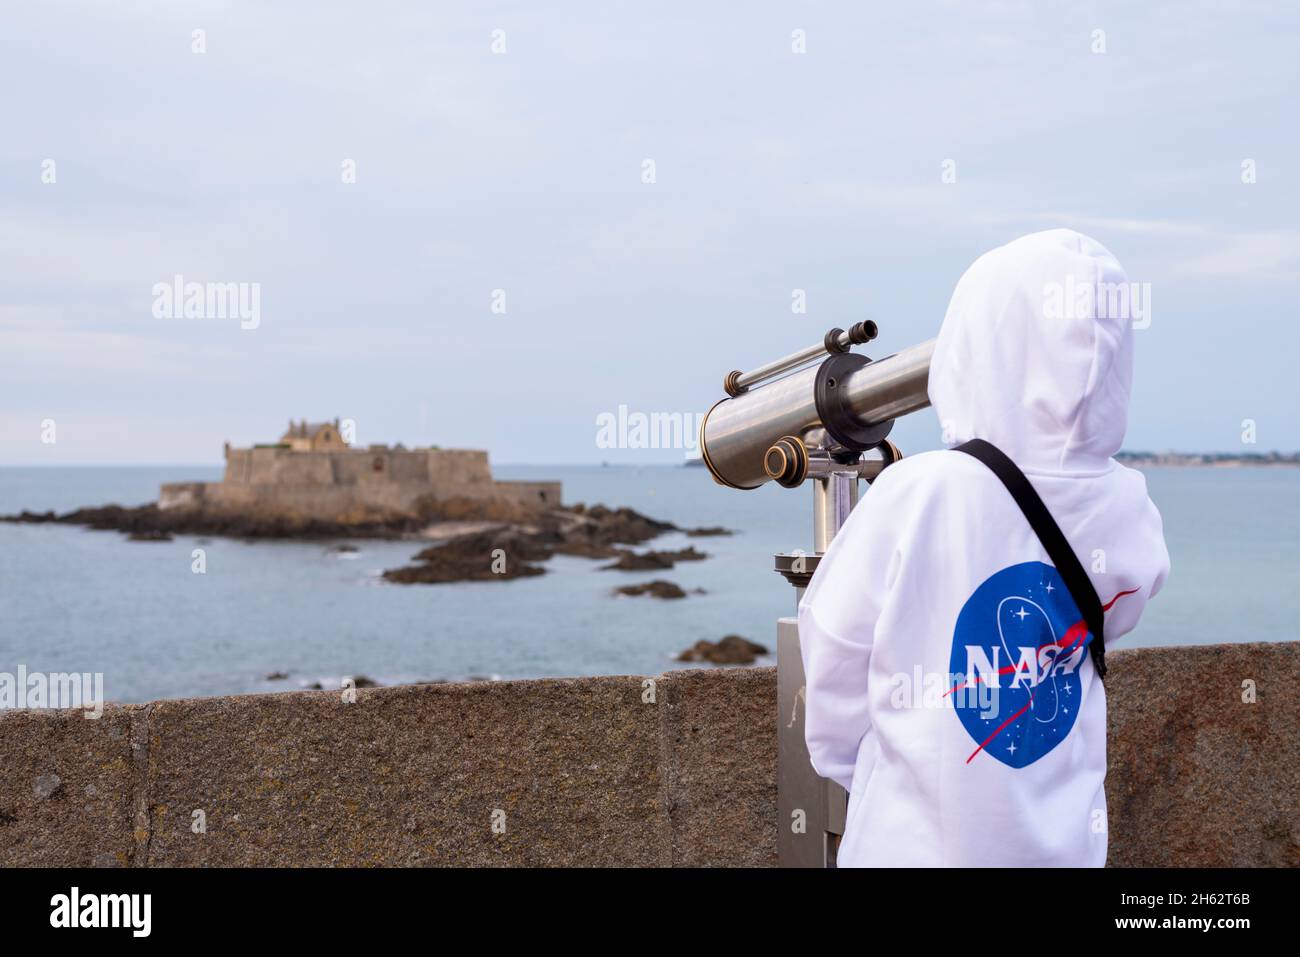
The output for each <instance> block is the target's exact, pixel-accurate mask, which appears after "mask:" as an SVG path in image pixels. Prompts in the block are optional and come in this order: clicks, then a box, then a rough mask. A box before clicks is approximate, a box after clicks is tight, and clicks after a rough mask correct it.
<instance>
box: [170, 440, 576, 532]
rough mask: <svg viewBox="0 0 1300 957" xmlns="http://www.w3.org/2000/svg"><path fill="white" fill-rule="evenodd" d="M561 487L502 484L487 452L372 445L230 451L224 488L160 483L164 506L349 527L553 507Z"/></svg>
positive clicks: (214, 484) (217, 484)
mask: <svg viewBox="0 0 1300 957" xmlns="http://www.w3.org/2000/svg"><path fill="white" fill-rule="evenodd" d="M560 496H561V487H560V483H559V482H498V481H496V480H494V479H493V478H492V470H491V468H490V466H489V464H488V456H487V453H486V452H483V451H479V450H475V449H398V448H388V447H375V448H370V449H347V450H344V451H329V452H323V451H314V452H309V451H295V450H291V449H287V448H283V447H269V446H268V447H255V448H249V449H228V450H227V452H226V471H225V475H224V477H223V479H222V481H220V482H172V483H168V484H165V485H163V487H162V490H161V492H160V494H159V499H158V504H159V507H160V508H164V509H168V508H215V509H229V510H238V511H242V510H248V509H254V508H270V509H275V510H283V511H291V512H297V513H300V514H303V515H310V516H313V517H317V518H322V519H332V520H340V521H346V520H348V519H350V518H353V517H355V516H356V515H357V514H358V513H359V512H364V511H375V510H378V511H383V512H408V513H414V512H416V511H417V510H418V507H419V506H420V504H421V503H422V502H424V501H434V502H437V501H442V500H447V499H473V500H481V501H493V502H508V503H511V504H518V505H524V506H537V507H549V506H554V505H559V504H560Z"/></svg>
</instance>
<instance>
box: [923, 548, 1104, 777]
mask: <svg viewBox="0 0 1300 957" xmlns="http://www.w3.org/2000/svg"><path fill="white" fill-rule="evenodd" d="M1082 618H1083V616H1082V615H1081V614H1079V609H1078V608H1077V607H1076V606H1075V604H1074V599H1073V598H1071V597H1070V591H1069V589H1068V588H1066V587H1065V582H1064V581H1063V580H1062V579H1061V576H1060V574H1059V573H1058V572H1057V570H1056V569H1055V568H1053V567H1052V566H1051V565H1044V564H1043V563H1042V562H1025V563H1023V564H1020V565H1012V566H1011V567H1010V568H1004V569H1002V570H1001V571H1000V572H997V573H996V574H994V575H992V576H991V577H990V578H989V579H988V580H986V581H985V582H984V584H982V585H980V587H979V588H977V589H975V593H974V594H973V595H971V596H970V598H969V599H968V600H967V601H966V604H965V605H964V606H963V607H962V610H961V613H960V614H959V615H958V616H957V627H956V629H955V630H954V632H953V639H952V659H951V664H950V667H949V670H950V671H951V672H952V674H953V675H955V676H961V675H965V676H966V677H965V680H964V681H958V683H957V684H956V685H954V686H953V688H951V689H950V690H949V692H948V694H949V695H951V696H952V700H953V708H954V710H955V711H956V712H957V717H958V718H959V719H961V723H962V725H963V726H964V727H965V728H966V731H967V732H968V733H969V734H970V736H971V740H972V741H974V743H975V745H976V747H975V750H974V751H973V752H971V755H970V757H969V758H967V759H966V763H967V764H969V763H970V762H971V761H973V760H975V758H976V757H977V756H979V755H980V754H981V753H984V754H987V755H990V756H991V757H994V758H996V759H997V760H999V761H1001V762H1002V763H1003V764H1005V765H1007V766H1008V767H1012V768H1023V767H1026V766H1028V765H1030V764H1033V763H1034V762H1035V761H1037V760H1038V759H1039V758H1041V757H1042V756H1043V755H1045V754H1047V753H1048V752H1049V751H1051V750H1052V749H1053V748H1055V747H1056V746H1057V745H1058V744H1060V743H1061V742H1062V741H1064V740H1065V738H1066V736H1067V735H1069V733H1070V729H1071V728H1073V727H1074V721H1075V718H1076V717H1077V716H1078V713H1079V704H1080V701H1081V699H1082V696H1083V694H1082V692H1083V681H1082V679H1081V678H1080V675H1079V667H1080V665H1081V664H1082V663H1083V661H1084V659H1085V658H1086V657H1087V654H1088V651H1087V646H1088V642H1089V641H1090V640H1091V639H1092V635H1091V634H1089V632H1088V628H1087V625H1086V624H1084V622H1083V621H1082ZM977 683H980V684H984V685H985V686H986V687H989V688H991V689H993V699H992V700H993V702H994V704H995V706H996V707H995V708H993V709H989V708H987V703H988V699H987V698H985V699H984V702H983V706H981V702H980V697H981V696H977V695H973V694H954V692H958V691H962V690H964V689H966V688H968V687H971V686H973V685H975V684H977Z"/></svg>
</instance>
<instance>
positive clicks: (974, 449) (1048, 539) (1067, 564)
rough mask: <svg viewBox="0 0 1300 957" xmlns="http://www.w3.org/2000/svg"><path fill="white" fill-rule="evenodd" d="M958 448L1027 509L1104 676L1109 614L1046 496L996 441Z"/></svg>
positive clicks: (968, 443)
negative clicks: (1079, 614) (1089, 636)
mask: <svg viewBox="0 0 1300 957" xmlns="http://www.w3.org/2000/svg"><path fill="white" fill-rule="evenodd" d="M956 451H958V452H965V453H966V454H967V455H970V456H973V457H974V458H977V459H979V460H980V461H981V462H983V463H984V464H985V465H987V466H988V467H989V470H990V471H992V473H993V474H994V475H996V476H997V477H998V478H999V479H1000V480H1001V482H1002V484H1003V485H1005V486H1006V487H1007V491H1008V492H1010V493H1011V497H1012V498H1013V499H1015V500H1016V504H1017V505H1019V506H1020V511H1022V512H1024V514H1025V518H1026V519H1028V521H1029V525H1030V527H1031V528H1033V530H1034V533H1035V534H1036V535H1037V536H1038V540H1039V541H1040V542H1042V543H1043V548H1045V549H1046V550H1047V555H1048V557H1049V558H1051V559H1052V564H1053V565H1055V566H1056V570H1057V571H1058V572H1060V574H1061V578H1062V580H1064V582H1065V587H1066V588H1068V589H1069V590H1070V597H1072V598H1073V599H1074V603H1075V604H1076V605H1077V606H1078V607H1079V611H1080V612H1082V613H1083V620H1084V621H1085V622H1086V623H1087V625H1088V630H1089V631H1090V632H1092V641H1091V643H1090V644H1089V646H1088V650H1089V653H1090V654H1091V655H1092V663H1093V666H1094V667H1095V668H1096V669H1097V674H1098V676H1099V677H1101V678H1105V677H1106V639H1105V635H1104V633H1103V632H1104V630H1105V626H1106V616H1105V613H1104V612H1103V611H1102V607H1101V599H1100V598H1098V597H1097V589H1095V588H1093V587H1092V580H1091V579H1090V578H1088V573H1087V572H1085V571H1084V570H1083V566H1082V565H1080V564H1079V559H1078V557H1077V556H1076V555H1075V554H1074V549H1073V548H1071V547H1070V543H1069V542H1068V541H1066V538H1065V535H1064V534H1062V532H1061V527H1060V526H1059V525H1057V524H1056V519H1054V518H1052V513H1051V512H1049V511H1048V510H1047V506H1046V505H1044V504H1043V500H1042V499H1041V498H1039V497H1038V493H1037V492H1035V491H1034V487H1033V486H1032V485H1030V484H1029V479H1027V478H1025V473H1024V472H1022V471H1020V469H1019V468H1017V467H1016V463H1015V462H1013V461H1011V459H1009V458H1007V456H1006V455H1005V454H1004V453H1003V452H1002V450H1001V449H999V448H998V447H997V446H996V445H993V444H992V443H991V442H985V441H984V440H983V439H971V440H970V441H969V442H964V443H962V444H961V445H958V446H957V447H956Z"/></svg>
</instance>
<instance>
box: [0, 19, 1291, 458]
mask: <svg viewBox="0 0 1300 957" xmlns="http://www.w3.org/2000/svg"><path fill="white" fill-rule="evenodd" d="M1296 9H1297V8H1296V6H1295V5H1294V4H1284V3H1280V2H1279V3H1276V4H1256V3H1242V2H1234V3H1223V4H1198V3H1194V2H1187V0H1179V2H1169V3H1162V2H1145V3H1141V4H1133V3H1098V4H1087V3H1069V4H1065V3H1060V4H1058V3H1044V2H1028V0H1027V2H1024V3H1017V2H1005V3H985V4H980V3H970V2H964V3H925V2H906V3H904V2H896V3H887V4H886V3H861V2H852V3H850V2H844V3H829V2H827V3H797V2H782V3H754V2H747V3H743V4H741V3H734V4H706V3H700V2H698V0H695V2H686V3H671V2H658V3H649V4H647V3H615V2H610V0H602V2H592V3H576V2H565V3H559V2H555V3H549V2H539V0H530V2H520V3H505V4H486V3H483V4H478V3H474V4H471V3H416V2H408V3H404V4H399V3H389V2H375V0H369V2H366V3H332V2H300V3H290V2H284V0H245V2H241V3H224V2H209V3H198V2H195V3H184V2H166V3H164V2H161V0H157V2H149V3H146V2H138V0H115V2H113V3H111V4H110V3H103V2H99V0H85V2H42V3H39V4H37V3H6V4H4V6H3V9H2V12H0V81H2V82H3V90H4V93H3V94H2V96H3V99H2V100H0V104H2V106H0V120H2V121H3V134H2V135H0V199H2V200H3V206H2V207H0V212H2V215H0V341H2V342H3V349H0V463H3V464H36V463H50V464H72V463H217V462H219V461H220V456H221V443H222V442H223V441H224V440H226V439H230V440H231V441H233V442H234V443H235V444H237V445H243V444H249V443H252V442H261V441H271V440H274V439H276V438H277V437H278V436H279V434H280V433H281V432H282V431H283V429H284V426H285V423H286V420H288V419H289V418H290V417H292V418H295V419H299V418H304V417H305V418H308V419H312V420H317V419H325V418H330V419H332V418H334V417H336V416H339V417H343V418H351V419H354V420H355V421H356V423H357V429H358V438H359V439H360V440H361V441H362V442H395V441H403V442H405V443H406V444H408V445H411V444H429V443H435V444H441V445H444V446H466V447H485V448H488V449H489V450H490V451H491V453H492V456H493V459H494V461H497V462H538V463H558V462H599V461H602V460H609V461H614V462H634V461H637V462H652V461H664V462H670V461H679V460H680V459H681V457H682V454H683V453H682V451H681V450H667V451H636V450H608V449H602V448H599V447H598V445H597V442H596V434H597V429H596V419H597V416H598V415H599V414H600V413H602V412H615V411H617V409H618V407H619V405H620V404H622V405H626V406H628V407H629V409H630V410H632V411H643V412H682V413H698V412H703V411H704V410H705V409H707V408H708V406H709V405H710V404H712V402H713V401H715V400H716V398H718V397H719V396H720V382H721V378H722V375H723V374H724V373H725V372H727V371H728V370H730V369H733V368H744V367H747V366H753V365H756V364H759V363H761V362H763V361H766V360H768V359H771V358H775V357H776V356H778V355H781V354H783V353H786V352H789V351H792V350H793V349H795V348H798V347H801V346H803V345H807V344H810V343H811V342H814V341H816V340H818V339H820V338H821V336H822V334H823V333H824V332H825V330H826V329H827V328H829V327H830V326H832V325H840V326H847V325H849V324H850V323H852V322H854V321H856V320H858V319H862V318H874V319H875V320H876V321H877V322H878V323H879V324H880V327H881V332H882V334H881V339H880V342H879V348H874V349H868V350H867V351H868V352H869V353H872V352H874V353H876V354H884V353H888V352H892V351H894V350H896V349H898V348H902V347H904V346H906V345H908V344H911V343H912V342H915V341H919V340H921V339H925V338H929V337H931V336H933V335H934V334H935V333H936V331H937V329H938V325H939V322H940V320H941V318H942V316H943V311H944V307H945V305H946V303H947V300H948V297H949V295H950V293H951V291H952V287H953V284H954V283H955V281H956V280H957V278H958V276H959V275H960V274H961V272H962V271H963V270H964V269H965V268H966V266H968V265H969V264H970V262H971V261H972V260H973V259H974V258H975V257H976V256H978V255H979V254H980V253H981V252H983V251H985V250H986V249H988V248H990V247H992V246H994V245H998V244H1001V243H1003V242H1005V241H1007V240H1009V239H1012V238H1014V237H1015V236H1017V235H1020V234H1023V233H1026V232H1030V231H1034V230H1037V229H1042V228H1047V227H1052V226H1070V227H1074V228H1077V229H1080V230H1082V231H1084V232H1087V233H1090V234H1091V235H1093V236H1095V237H1096V238H1097V239H1099V240H1101V241H1102V242H1103V243H1104V244H1106V245H1107V246H1108V247H1109V248H1110V249H1111V250H1112V251H1113V252H1114V253H1115V254H1116V255H1117V256H1118V257H1119V259H1120V261H1121V262H1122V263H1123V264H1124V265H1125V267H1126V268H1127V270H1128V273H1129V276H1130V278H1131V279H1132V280H1134V281H1138V282H1149V283H1151V289H1152V307H1153V310H1152V323H1151V327H1150V328H1149V329H1146V330H1143V331H1141V332H1139V333H1138V334H1137V335H1138V367H1137V382H1136V388H1135V396H1134V408H1133V412H1132V415H1131V418H1130V429H1129V435H1128V441H1127V446H1128V447H1129V448H1135V449H1171V448H1172V449H1217V450H1238V451H1239V450H1241V449H1242V448H1243V446H1242V444H1241V441H1240V438H1241V432H1242V422H1243V420H1245V419H1252V420H1254V421H1255V422H1256V423H1257V428H1258V445H1257V446H1253V447H1250V448H1252V449H1254V450H1267V449H1273V448H1280V449H1287V450H1294V449H1296V448H1300V385H1297V383H1298V382H1300V368H1298V366H1300V330H1298V328H1297V326H1298V324H1300V309H1298V308H1297V307H1298V306H1300V294H1298V293H1297V288H1298V286H1297V278H1300V225H1298V224H1297V213H1298V212H1300V203H1298V202H1297V200H1298V199H1300V185H1298V182H1297V171H1298V170H1300V143H1298V140H1300V134H1298V133H1297V123H1296V115H1297V114H1296V109H1297V107H1296V104H1297V102H1300V79H1298V78H1300V71H1298V70H1297V68H1296V61H1297V37H1298V36H1300V16H1298V15H1297V13H1296ZM195 30H202V31H204V33H203V34H202V40H203V44H204V45H205V52H202V53H197V52H194V47H195V44H196V40H195V38H194V31H195ZM796 30H801V31H803V37H804V38H805V41H804V42H805V44H806V52H804V53H798V52H795V51H794V50H793V49H792V47H793V46H795V45H797V41H796V39H795V38H794V31H796ZM1097 30H1103V31H1104V38H1102V39H1103V40H1104V46H1105V52H1104V53H1097V52H1093V50H1094V48H1095V47H1097V46H1098V45H1099V43H1098V39H1099V35H1098V34H1096V33H1095V32H1094V31H1097ZM494 31H502V33H498V34H495V38H496V43H497V46H498V47H499V46H500V45H501V43H502V42H504V46H505V52H494V50H493V44H494ZM50 160H52V161H53V164H52V165H51V164H50V163H48V162H47V161H50ZM348 160H351V161H353V162H354V163H355V180H356V181H355V182H354V183H348V182H344V179H345V176H344V172H345V170H344V164H345V161H348ZM646 160H653V162H654V173H655V182H654V183H646V182H643V171H644V169H645V165H644V164H645V161H646ZM945 160H952V161H953V164H955V165H954V167H953V168H954V169H955V172H956V182H955V183H944V182H943V181H942V175H941V174H942V172H943V164H944V162H945ZM1246 160H1252V161H1254V164H1255V165H1254V168H1255V171H1256V177H1257V181H1256V182H1255V183H1253V184H1245V183H1243V182H1242V169H1243V168H1242V164H1243V162H1244V161H1246ZM51 174H52V177H51ZM51 178H53V182H48V181H46V180H49V179H51ZM177 274H180V275H182V276H184V277H185V279H186V280H193V281H199V282H222V283H224V282H237V283H250V284H251V283H257V284H259V287H258V288H259V292H260V314H259V318H260V322H259V323H258V325H257V327H256V328H248V329H244V328H241V327H240V326H241V323H240V322H239V320H238V319H220V318H207V319H186V318H158V317H157V316H155V314H154V312H155V310H154V308H153V307H154V305H155V301H154V292H153V289H154V286H155V284H156V283H159V282H161V281H171V280H172V277H174V276H175V275H177ZM249 288H251V287H249ZM795 289H803V290H806V295H807V312H806V313H804V314H796V313H794V312H792V310H791V295H792V290H795ZM494 290H504V293H505V299H504V302H505V312H504V314H501V313H499V312H494V311H493V308H492V306H493V291H494ZM498 302H499V300H498ZM913 419H914V420H915V421H909V422H907V423H905V424H902V425H900V426H899V428H898V430H896V435H897V437H898V438H899V439H900V441H901V443H902V444H904V445H905V446H906V447H908V448H909V449H917V448H923V447H934V446H936V445H937V444H938V441H939V429H938V426H937V423H936V422H935V421H934V417H933V414H932V413H929V412H925V413H921V414H919V415H917V416H914V417H913ZM46 420H53V422H54V423H55V426H56V435H57V441H55V442H54V443H52V444H49V443H43V442H42V424H43V423H44V422H45V421H46Z"/></svg>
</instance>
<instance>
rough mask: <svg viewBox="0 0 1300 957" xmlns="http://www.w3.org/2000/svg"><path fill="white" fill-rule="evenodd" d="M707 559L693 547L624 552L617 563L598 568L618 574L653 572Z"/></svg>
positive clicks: (706, 556)
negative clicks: (674, 549)
mask: <svg viewBox="0 0 1300 957" xmlns="http://www.w3.org/2000/svg"><path fill="white" fill-rule="evenodd" d="M708 557H709V556H708V555H706V554H704V552H699V551H696V550H695V548H694V546H692V547H691V548H681V549H678V550H677V551H663V552H656V551H648V552H629V551H625V552H622V553H621V554H620V555H619V558H618V561H616V562H613V563H611V564H609V565H601V566H600V567H601V568H602V569H612V570H614V571H620V572H644V571H655V570H658V569H661V568H672V567H673V565H674V564H676V563H677V562H698V561H703V560H704V559H706V558H708Z"/></svg>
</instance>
